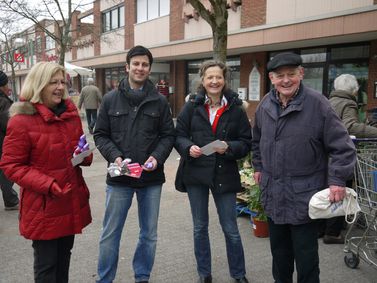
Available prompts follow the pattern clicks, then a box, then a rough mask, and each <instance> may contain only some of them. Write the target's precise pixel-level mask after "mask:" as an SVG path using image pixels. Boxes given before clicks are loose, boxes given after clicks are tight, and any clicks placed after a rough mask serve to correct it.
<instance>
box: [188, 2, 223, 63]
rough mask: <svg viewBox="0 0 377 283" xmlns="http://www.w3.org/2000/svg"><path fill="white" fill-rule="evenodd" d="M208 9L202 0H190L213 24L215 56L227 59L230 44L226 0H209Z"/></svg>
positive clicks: (210, 23)
mask: <svg viewBox="0 0 377 283" xmlns="http://www.w3.org/2000/svg"><path fill="white" fill-rule="evenodd" d="M208 1H209V3H210V4H211V7H210V9H207V8H206V7H205V6H204V5H203V4H202V3H201V1H200V0H188V1H187V2H188V3H190V4H191V5H192V6H193V7H194V9H195V10H196V11H197V12H198V14H199V15H200V16H201V17H202V18H203V19H204V20H205V21H206V22H207V23H208V24H209V25H210V26H211V29H212V35H213V52H214V53H213V58H214V59H216V60H220V61H223V62H225V61H226V51H227V45H228V11H227V1H226V0H208Z"/></svg>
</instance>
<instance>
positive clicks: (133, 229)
mask: <svg viewBox="0 0 377 283" xmlns="http://www.w3.org/2000/svg"><path fill="white" fill-rule="evenodd" d="M84 127H85V128H86V124H85V123H84ZM89 140H91V138H89ZM177 158H178V154H177V153H176V152H175V151H173V152H172V154H171V155H170V157H169V159H168V161H167V163H166V169H165V171H166V175H167V182H166V184H165V185H164V188H163V193H162V200H161V209H160V218H159V239H158V244H157V254H156V260H155V265H154V269H153V272H152V276H151V279H150V282H151V283H170V282H171V283H173V282H176V283H186V282H188V283H191V282H196V280H197V273H196V264H195V258H194V254H193V241H192V221H191V214H190V209H189V202H188V199H187V196H186V194H183V193H179V192H176V191H175V190H174V186H173V184H174V177H175V171H176V168H177V166H178V160H177ZM83 171H84V176H85V180H86V182H87V184H88V186H89V189H90V192H91V200H90V203H91V208H92V215H93V223H92V224H90V225H89V226H88V227H87V228H86V229H85V230H84V233H83V234H82V235H78V236H77V237H76V241H75V246H74V249H73V253H72V260H71V268H70V282H72V283H89V282H94V279H95V276H96V266H97V257H98V240H99V236H100V233H101V226H102V217H103V213H104V203H105V190H104V186H105V173H106V162H105V161H104V160H103V158H102V156H100V154H99V152H98V151H97V150H96V151H95V158H94V163H93V165H92V166H91V167H88V168H85V167H84V168H83ZM17 218H18V215H17V212H15V211H4V207H3V202H2V201H0V253H1V254H0V283H29V282H33V251H32V247H31V241H29V240H25V239H24V238H22V237H21V236H19V233H18V219H17ZM238 223H239V228H240V232H241V237H242V239H243V244H244V249H245V256H246V265H247V277H248V278H249V280H250V282H251V283H266V282H273V280H272V276H271V255H270V250H269V240H268V238H267V239H260V238H256V237H254V236H253V234H252V230H251V224H250V221H249V219H248V218H247V217H240V218H239V219H238ZM137 235H138V220H137V208H136V205H135V202H134V204H133V206H132V208H131V209H130V212H129V216H128V219H127V222H126V225H125V231H124V233H123V237H122V242H121V250H120V258H119V265H118V272H117V277H116V280H115V281H114V282H119V283H120V282H121V283H128V282H134V281H133V272H132V255H133V252H134V249H135V246H136V241H137ZM210 238H211V246H212V265H213V266H212V270H213V282H214V283H231V282H233V281H232V279H231V278H230V277H229V272H228V266H227V259H226V253H225V242H224V237H223V234H222V232H221V228H220V225H219V223H218V220H217V214H216V210H215V207H214V204H213V201H212V200H211V203H210ZM343 258H344V253H343V246H342V245H324V244H323V243H322V241H320V263H321V264H320V268H321V282H323V283H334V282H342V283H354V282H359V283H375V282H377V271H376V270H375V269H373V268H371V267H370V266H369V265H368V264H366V263H365V262H363V261H362V262H361V263H360V265H359V267H358V268H357V269H354V270H353V269H350V268H348V267H346V266H345V264H344V261H343Z"/></svg>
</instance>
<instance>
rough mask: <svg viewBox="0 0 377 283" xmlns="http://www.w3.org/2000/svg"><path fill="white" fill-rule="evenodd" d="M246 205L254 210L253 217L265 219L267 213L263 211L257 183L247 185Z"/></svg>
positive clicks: (260, 219)
mask: <svg viewBox="0 0 377 283" xmlns="http://www.w3.org/2000/svg"><path fill="white" fill-rule="evenodd" d="M247 205H248V207H249V209H250V210H251V211H254V212H256V213H258V214H257V216H255V217H253V218H255V219H257V220H259V221H267V215H266V214H265V212H264V209H263V206H262V202H261V190H260V188H259V185H257V184H254V185H252V186H249V187H248V196H247Z"/></svg>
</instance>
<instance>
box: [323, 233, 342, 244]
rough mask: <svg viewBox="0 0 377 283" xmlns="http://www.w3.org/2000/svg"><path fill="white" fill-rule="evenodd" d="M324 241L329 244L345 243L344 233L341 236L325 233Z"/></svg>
mask: <svg viewBox="0 0 377 283" xmlns="http://www.w3.org/2000/svg"><path fill="white" fill-rule="evenodd" d="M323 243H325V244H328V245H331V244H344V237H343V236H342V235H339V236H331V235H324V236H323Z"/></svg>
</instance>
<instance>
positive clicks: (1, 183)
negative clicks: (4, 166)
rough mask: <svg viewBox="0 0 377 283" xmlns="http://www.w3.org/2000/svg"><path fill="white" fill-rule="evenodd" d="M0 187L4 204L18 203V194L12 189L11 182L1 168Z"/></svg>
mask: <svg viewBox="0 0 377 283" xmlns="http://www.w3.org/2000/svg"><path fill="white" fill-rule="evenodd" d="M0 188H1V193H2V194H3V200H4V206H15V205H17V204H18V195H17V192H16V191H15V190H14V189H13V182H12V181H10V180H8V179H7V177H5V175H4V173H3V171H2V170H0Z"/></svg>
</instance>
